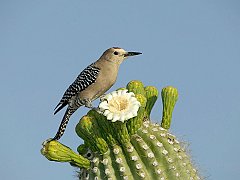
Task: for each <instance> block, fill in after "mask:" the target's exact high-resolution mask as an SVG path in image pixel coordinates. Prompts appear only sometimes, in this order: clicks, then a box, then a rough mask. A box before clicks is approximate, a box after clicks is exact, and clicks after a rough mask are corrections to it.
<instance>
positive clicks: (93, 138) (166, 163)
mask: <svg viewBox="0 0 240 180" xmlns="http://www.w3.org/2000/svg"><path fill="white" fill-rule="evenodd" d="M126 88H127V89H128V91H129V92H133V93H134V94H135V97H136V99H137V100H138V101H139V102H140V104H141V106H140V108H139V109H138V113H137V116H136V117H133V118H130V119H128V120H127V121H124V122H120V121H117V122H111V121H109V120H107V119H106V117H105V116H104V115H102V114H99V113H98V112H97V111H95V110H90V111H89V112H88V114H87V115H85V116H83V117H82V118H81V119H80V121H79V123H78V124H77V126H76V133H77V135H78V136H79V137H80V138H82V139H83V140H84V144H83V145H80V146H79V147H78V153H79V154H76V153H74V152H73V151H72V150H70V149H69V148H68V147H66V146H64V145H62V144H60V143H59V142H57V141H47V142H45V144H44V147H43V149H42V154H43V155H44V156H45V157H47V158H48V159H49V160H52V161H60V162H70V164H71V165H74V166H77V167H80V173H79V179H80V180H86V179H94V180H97V179H98V180H100V179H106V180H118V179H123V180H127V179H128V180H135V179H146V180H151V179H152V180H155V179H156V180H158V179H159V180H164V179H165V180H167V179H168V180H174V179H182V180H187V179H192V180H195V179H200V178H199V175H198V172H197V171H196V169H194V167H193V165H192V163H191V160H190V157H189V156H188V154H187V153H186V152H185V150H184V149H183V148H182V147H181V144H180V143H179V141H178V140H177V139H176V137H175V136H174V135H172V134H171V133H170V132H169V131H168V129H169V128H170V125H171V118H172V112H173V108H174V105H175V103H176V101H177V99H178V92H177V89H176V88H174V87H170V86H168V87H165V88H163V90H162V93H161V95H162V102H163V115H162V122H161V126H160V125H158V124H156V123H152V122H151V121H150V113H151V110H152V107H153V106H154V104H155V102H156V100H157V97H158V90H157V89H156V88H155V87H153V86H146V87H144V85H143V83H142V82H140V81H131V82H130V83H128V85H127V87H126ZM121 89H123V88H121ZM52 145H55V146H52ZM55 147H57V148H55ZM64 153H66V155H62V154H64ZM58 156H60V157H58ZM61 157H64V158H65V159H64V158H61Z"/></svg>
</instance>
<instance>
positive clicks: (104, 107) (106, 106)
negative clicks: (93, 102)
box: [98, 101, 109, 109]
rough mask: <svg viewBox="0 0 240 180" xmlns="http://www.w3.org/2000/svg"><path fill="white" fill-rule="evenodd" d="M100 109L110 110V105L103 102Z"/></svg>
mask: <svg viewBox="0 0 240 180" xmlns="http://www.w3.org/2000/svg"><path fill="white" fill-rule="evenodd" d="M98 107H99V108H100V109H109V105H108V102H107V101H103V102H101V103H100V104H99V106H98Z"/></svg>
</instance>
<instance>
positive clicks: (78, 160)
mask: <svg viewBox="0 0 240 180" xmlns="http://www.w3.org/2000/svg"><path fill="white" fill-rule="evenodd" d="M41 153H42V155H44V156H45V157H46V158H47V159H48V160H49V161H57V162H69V163H70V164H71V165H74V166H77V167H82V168H86V169H89V168H90V161H89V160H88V159H86V158H84V157H82V156H81V155H79V154H76V153H75V152H73V151H72V150H71V149H70V148H69V147H67V146H65V145H63V144H61V143H59V142H58V141H51V139H49V140H46V141H44V142H43V148H42V149H41Z"/></svg>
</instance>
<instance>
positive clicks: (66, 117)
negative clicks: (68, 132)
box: [52, 108, 77, 140]
mask: <svg viewBox="0 0 240 180" xmlns="http://www.w3.org/2000/svg"><path fill="white" fill-rule="evenodd" d="M76 110H77V109H73V108H67V110H66V112H65V114H64V116H63V119H62V122H61V124H60V126H59V128H58V131H57V133H56V135H55V137H54V138H53V139H52V140H59V139H60V138H61V137H62V135H63V134H64V132H65V129H66V127H67V124H68V121H69V119H70V117H71V115H72V114H73V113H74V112H75V111H76Z"/></svg>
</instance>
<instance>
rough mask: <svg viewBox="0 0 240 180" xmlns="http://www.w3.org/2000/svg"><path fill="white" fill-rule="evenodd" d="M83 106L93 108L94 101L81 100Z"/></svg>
mask: <svg viewBox="0 0 240 180" xmlns="http://www.w3.org/2000/svg"><path fill="white" fill-rule="evenodd" d="M81 104H82V105H84V106H85V107H87V108H93V105H92V101H91V100H90V99H83V100H81Z"/></svg>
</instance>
